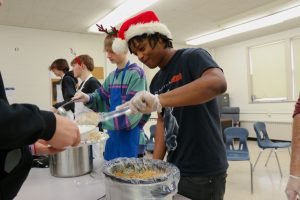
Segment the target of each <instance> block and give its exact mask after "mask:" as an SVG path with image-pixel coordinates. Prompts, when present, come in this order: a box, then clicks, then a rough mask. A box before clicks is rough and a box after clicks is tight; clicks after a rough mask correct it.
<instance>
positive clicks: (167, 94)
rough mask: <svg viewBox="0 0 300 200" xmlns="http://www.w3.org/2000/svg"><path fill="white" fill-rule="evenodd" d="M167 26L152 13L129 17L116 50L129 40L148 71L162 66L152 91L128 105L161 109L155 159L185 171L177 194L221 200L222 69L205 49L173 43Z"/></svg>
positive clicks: (223, 165)
mask: <svg viewBox="0 0 300 200" xmlns="http://www.w3.org/2000/svg"><path fill="white" fill-rule="evenodd" d="M171 38H172V36H171V33H170V31H169V30H168V28H167V27H166V26H165V25H164V24H162V23H160V22H159V19H158V18H157V16H156V15H155V13H153V12H152V11H147V12H144V13H141V14H139V15H137V16H135V17H133V18H131V19H128V20H127V21H125V22H124V23H123V24H122V26H121V28H120V31H119V41H117V42H116V43H115V44H113V48H114V51H117V50H118V49H122V48H124V45H122V43H123V44H124V42H125V43H127V44H128V46H129V50H130V52H131V53H133V54H135V55H136V56H137V57H138V58H139V60H140V61H141V62H143V63H144V64H145V65H147V67H149V68H150V69H153V68H156V67H159V68H160V70H159V71H158V73H157V74H156V75H155V77H154V78H153V80H152V82H151V85H150V91H151V93H149V92H146V91H143V92H139V93H137V94H136V95H135V97H134V98H133V99H132V100H131V101H130V102H128V103H126V104H123V105H122V106H121V107H123V106H126V105H128V104H129V106H130V108H131V110H132V111H133V112H142V113H150V112H154V111H157V112H158V119H157V126H156V127H157V128H156V135H155V149H154V154H153V158H154V159H163V158H164V156H165V153H166V151H167V152H168V157H167V161H168V162H171V163H173V164H175V165H176V166H177V167H178V168H179V169H180V173H181V179H180V182H179V186H178V193H179V194H181V195H183V196H186V197H188V198H191V199H205V200H216V199H218V200H221V199H223V197H224V193H225V184H226V176H227V173H226V171H227V168H228V163H227V157H226V150H225V145H224V142H223V137H222V132H221V127H220V118H219V112H218V106H217V101H216V99H215V97H216V96H218V95H220V94H222V93H223V92H225V91H226V88H227V85H226V80H225V77H224V74H223V71H222V69H220V68H219V66H218V65H217V64H216V62H215V61H214V60H213V59H212V58H211V56H210V55H209V53H208V52H206V51H205V50H203V49H200V48H198V49H194V48H188V49H180V50H175V49H174V48H173V47H172V39H171Z"/></svg>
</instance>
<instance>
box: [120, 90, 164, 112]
mask: <svg viewBox="0 0 300 200" xmlns="http://www.w3.org/2000/svg"><path fill="white" fill-rule="evenodd" d="M126 106H129V107H130V110H131V114H136V113H138V112H140V113H144V114H149V113H151V112H155V111H157V112H161V109H162V106H161V104H160V102H159V98H158V96H157V95H153V94H151V93H150V92H147V91H140V92H138V93H136V94H135V96H134V97H133V98H132V99H131V100H130V101H129V102H126V103H124V104H122V105H120V106H118V107H117V108H116V109H117V110H120V109H122V108H124V107H126Z"/></svg>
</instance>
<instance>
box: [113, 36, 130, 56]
mask: <svg viewBox="0 0 300 200" xmlns="http://www.w3.org/2000/svg"><path fill="white" fill-rule="evenodd" d="M112 50H113V52H115V53H116V54H123V53H127V52H128V46H127V42H126V41H125V40H122V39H121V38H115V39H114V41H113V44H112Z"/></svg>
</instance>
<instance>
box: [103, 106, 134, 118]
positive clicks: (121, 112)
mask: <svg viewBox="0 0 300 200" xmlns="http://www.w3.org/2000/svg"><path fill="white" fill-rule="evenodd" d="M130 113H131V110H130V108H129V106H126V107H124V108H122V109H120V110H114V111H111V112H105V113H100V122H103V121H107V120H110V119H113V118H115V117H119V116H121V115H129V114H130Z"/></svg>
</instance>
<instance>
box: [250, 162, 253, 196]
mask: <svg viewBox="0 0 300 200" xmlns="http://www.w3.org/2000/svg"><path fill="white" fill-rule="evenodd" d="M249 162H250V175H251V194H253V167H252V163H251V161H250V160H249Z"/></svg>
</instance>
